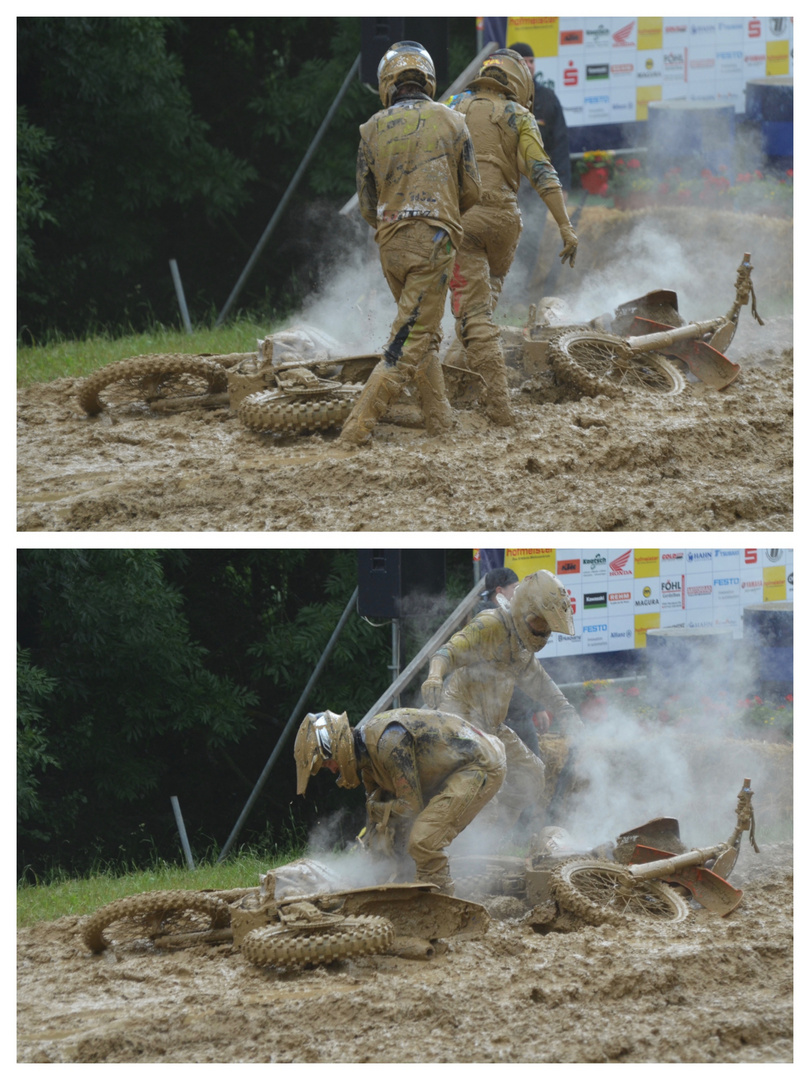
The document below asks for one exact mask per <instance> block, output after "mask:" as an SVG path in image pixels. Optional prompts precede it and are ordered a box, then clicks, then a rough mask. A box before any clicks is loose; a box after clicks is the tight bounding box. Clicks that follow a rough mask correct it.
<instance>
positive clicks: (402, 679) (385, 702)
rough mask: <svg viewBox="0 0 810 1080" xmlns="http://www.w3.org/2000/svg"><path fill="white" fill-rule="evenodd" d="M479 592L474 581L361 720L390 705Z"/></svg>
mask: <svg viewBox="0 0 810 1080" xmlns="http://www.w3.org/2000/svg"><path fill="white" fill-rule="evenodd" d="M480 592H481V582H480V581H476V583H475V585H473V587H472V588H471V589H470V591H469V592H468V593H467V595H466V596H465V597H464V599H463V600H462V601H461V603H460V604H459V605H458V607H457V608H456V610H455V611H454V612H453V613H452V615H450V616H449V617H448V618H447V619H445V621H444V622H443V623H442V625H441V626H440V627H439V629H438V630H437V631H436V633H435V634H434V635H433V637H432V638H431V639H430V641H428V642H427V644H425V645H423V646H422V648H421V649H420V650H419V652H418V653H417V655H416V656H415V657H414V658H413V660H411V662H410V664H408V666H407V667H406V668H405V670H404V671H403V672H402V674H401V675H399V677H398V678H396V679H394V681H393V682H392V683H391V685H390V686H389V687H388V689H387V690H386V692H385V693H384V694H383V696H382V697H381V698H379V699H378V700H377V701H375V702H374V704H373V705H372V706H371V708H370V709H369V710H368V712H367V713H366V715H365V716H364V717H363V720H368V718H369V717H370V716H376V714H377V713H378V712H382V711H383V710H384V709H386V708H387V707H388V706H389V705H390V704H391V701H392V700H393V698H394V697H395V696H396V695H397V694H398V693H399V691H400V690H401V689H402V688H403V687H405V686H407V685H408V683H409V682H410V681H411V679H412V678H413V676H414V675H415V674H416V672H417V671H418V670H419V668H420V667H421V666H422V664H423V663H424V662H425V659H426V658H427V657H428V656H429V655H430V654H431V653H432V652H433V650H434V649H436V648H438V646H439V645H443V644H444V642H445V641H446V640H447V638H448V637H449V636H450V634H451V632H452V631H454V630H455V629H456V627H457V626H458V624H459V623H460V622H461V620H462V619H463V618H464V617H465V616H466V615H467V614H468V613H469V611H470V609H471V608H472V606H473V605H474V604H475V602H476V600H477V599H478V597H479V594H480ZM358 723H359V721H358Z"/></svg>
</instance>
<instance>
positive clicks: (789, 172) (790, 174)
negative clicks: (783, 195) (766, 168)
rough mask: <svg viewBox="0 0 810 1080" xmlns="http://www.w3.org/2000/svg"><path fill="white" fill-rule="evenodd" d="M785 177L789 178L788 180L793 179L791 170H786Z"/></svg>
mask: <svg viewBox="0 0 810 1080" xmlns="http://www.w3.org/2000/svg"><path fill="white" fill-rule="evenodd" d="M785 176H789V177H790V179H791V180H792V179H793V169H786V170H785Z"/></svg>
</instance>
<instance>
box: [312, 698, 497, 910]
mask: <svg viewBox="0 0 810 1080" xmlns="http://www.w3.org/2000/svg"><path fill="white" fill-rule="evenodd" d="M295 765H296V771H297V776H298V794H299V795H303V794H304V793H305V791H306V788H307V783H308V781H309V778H310V776H311V775H312V774H313V773H316V772H318V771H319V769H320V768H321V766H326V768H327V769H329V770H330V772H332V773H335V774H337V783H338V786H339V787H345V788H353V787H357V786H358V784H359V783H360V782H361V781H362V783H363V786H364V788H365V791H366V813H367V817H368V822H367V843H368V845H369V848H370V849H371V850H372V851H377V852H379V853H381V854H384V855H395V854H396V852H397V849H398V848H399V847H400V846H404V848H405V849H406V850H407V853H408V855H410V856H411V858H412V859H413V861H414V862H415V863H416V880H417V881H421V882H426V883H429V884H433V885H437V886H438V887H439V888H440V889H441V890H442V891H443V892H447V893H451V894H452V891H453V883H452V880H451V878H450V872H449V868H448V858H447V854H446V848H447V847H448V845H449V844H450V842H451V841H452V840H453V839H454V838H455V837H456V836H458V834H459V833H460V832H461V831H462V829H465V828H466V827H467V825H469V824H470V822H471V821H472V820H473V818H475V816H476V815H477V814H478V813H479V811H480V810H481V809H482V808H483V807H484V806H485V805H486V804H487V803H488V802H489V801H490V799H491V798H492V797H493V796H494V795H495V794H496V792H497V791H498V788H499V787H500V786H501V783H502V782H503V778H504V775H505V773H506V757H505V755H504V751H503V747H502V745H501V743H500V742H499V741H498V739H495V738H492V737H491V736H489V735H485V734H484V733H483V732H481V731H477V730H476V729H475V728H474V727H473V726H472V725H471V724H469V723H467V721H465V720H463V719H461V718H460V717H458V716H446V715H443V714H442V713H440V712H435V711H433V710H428V709H393V710H391V711H390V712H385V713H380V714H379V715H377V716H373V717H370V718H369V719H368V720H364V721H361V723H359V724H358V725H357V727H356V728H354V729H352V728H351V727H350V726H349V721H348V718H347V716H346V713H343V714H341V715H340V716H339V715H338V714H337V713H333V712H328V711H327V712H323V713H317V714H316V713H309V714H308V715H307V716H306V717H305V718H304V720H303V722H302V724H301V727H300V728H299V730H298V735H297V736H296V739H295Z"/></svg>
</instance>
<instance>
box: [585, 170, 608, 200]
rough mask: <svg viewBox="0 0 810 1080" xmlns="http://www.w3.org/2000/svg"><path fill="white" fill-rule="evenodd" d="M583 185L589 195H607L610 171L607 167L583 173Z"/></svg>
mask: <svg viewBox="0 0 810 1080" xmlns="http://www.w3.org/2000/svg"><path fill="white" fill-rule="evenodd" d="M582 186H583V187H584V188H585V190H586V191H587V192H588V194H589V195H601V196H605V195H607V191H608V171H607V169H589V170H588V172H586V173H583V174H582Z"/></svg>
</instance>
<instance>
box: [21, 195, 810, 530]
mask: <svg viewBox="0 0 810 1080" xmlns="http://www.w3.org/2000/svg"><path fill="white" fill-rule="evenodd" d="M625 219H627V220H625ZM630 219H633V215H628V214H617V213H616V212H613V211H611V212H610V213H609V214H608V215H607V216H605V214H602V216H596V217H594V218H593V219H592V220H591V219H588V218H587V217H585V218H583V221H582V222H581V224H580V226H579V229H580V233H581V255H580V257H578V263H577V270H576V274H577V275H578V276H577V277H576V278H574V277H569V278H568V279H566V280H567V281H568V282H569V287H570V281H572V280H576V281H577V282H579V283H583V282H592V283H595V284H597V285H599V284H600V283H601V291H600V290H599V289H597V290H596V291H595V292H594V293H593V294H592V295H591V296H590V297H588V298H583V297H582V296H581V295H580V296H574V297H572V298H570V299H571V300H572V301H573V302H574V308H576V307H577V305H578V306H579V309H580V310H582V308H583V306H584V308H585V311H584V312H583V315H578V316H577V319H578V321H579V320H580V319H581V318H584V317H585V315H587V317H588V318H593V317H595V316H597V315H599V314H601V313H602V312H604V311H608V310H611V307H610V306H609V305H608V299H607V297H608V292H609V290H608V285H610V286H611V290H610V297H611V301H613V302H619V300H622V299H623V300H627V299H630V298H632V297H635V296H639V295H641V294H642V293H643V292H645V291H647V290H648V289H650V288H659V287H660V288H670V287H675V288H676V289H677V290H678V295H679V298H680V301H681V302H680V311H681V314H682V315H683V316H684V317H685V318H688V319H701V318H710V317H712V316H715V315H719V314H723V313H724V312H725V311H726V310H727V309H728V307H729V306H730V302H731V300H732V299H733V282H734V274H735V271H736V266H737V264H738V262H739V259H740V255H741V253H742V251H743V249H744V248H745V249H746V250H754V251H755V252H757V251H758V252H759V253H760V257H759V258H758V259H756V268H755V283H756V287H757V301H758V308H759V313H760V315H761V316H762V317H764V318H765V325H764V326H758V325H757V324H756V323H755V322H754V320H753V319H752V317H751V312H750V309H749V308H745V309H743V311H742V314H741V317H740V328H739V330H738V333H737V336H736V338H735V340H734V341H733V342H732V345H731V347H730V348H729V349H728V356H729V358H730V359H732V360H734V361H735V362H737V363H739V364H740V365H741V366H742V373H741V375H740V376H739V378H738V379H737V380H736V381H735V382H734V383H733V384H732V385H731V386H729V387H727V388H726V389H725V390H722V391H717V390H712V389H710V388H708V387H706V386H705V385H703V384H702V383H699V382H689V383H688V384H687V386H686V389H685V390H684V392H683V393H681V394H678V395H673V396H665V395H662V394H652V393H649V392H640V393H632V394H628V395H626V396H624V397H621V398H618V399H610V398H606V397H604V396H600V397H596V398H590V397H584V398H580V397H579V396H578V394H577V393H574V394H572V395H569V396H568V397H566V394H565V393H562V394H561V393H560V392H559V388H557V389H555V388H554V387H553V386H552V385H551V384H550V382H549V378H548V377H542V376H541V377H538V378H535V379H530V380H528V382H527V381H526V380H525V379H523V380H520V379H516V380H515V384H514V386H513V397H514V411H515V413H516V417H517V422H516V424H515V427H514V428H511V429H507V428H496V427H492V426H490V425H489V424H488V423H487V421H486V420H485V419H484V417H483V415H482V414H481V412H480V410H476V409H470V408H467V409H461V410H459V411H458V414H457V424H456V429H455V430H454V432H453V433H452V434H451V435H449V436H445V437H437V438H428V437H427V436H426V434H425V432H424V430H423V429H422V428H421V427H420V426H419V421H418V417H417V414H416V412H415V410H413V409H411V410H410V411H409V409H408V408H407V403H406V407H405V408H404V409H400V410H399V413H400V415H399V418H398V420H397V422H395V423H392V422H384V423H382V424H380V426H379V428H378V430H377V433H376V434H375V437H374V441H373V445H372V446H371V447H370V448H363V449H361V450H356V451H351V450H344V449H341V448H338V447H337V446H336V445H335V439H336V433H332V432H329V433H324V434H314V435H307V436H291V435H270V434H256V433H253V432H251V431H248V430H247V429H245V428H243V427H241V426H240V423H239V421H238V419H237V418H236V416H235V415H233V414H232V413H230V412H229V411H228V410H227V409H219V410H213V411H204V410H197V411H194V412H192V413H184V414H175V415H166V414H155V413H150V412H149V411H147V410H143V409H140V410H135V411H130V412H127V411H123V410H116V409H109V410H107V411H106V412H105V413H103V414H102V415H101V416H98V417H94V418H90V417H87V416H85V415H84V413H83V412H82V410H81V408H80V407H79V405H78V403H77V400H76V389H77V383H76V382H75V381H74V380H70V379H62V380H57V381H54V382H51V383H47V384H39V385H35V386H31V387H28V388H26V389H23V390H21V391H20V392H19V395H18V520H17V526H18V530H20V531H25V532H38V531H67V532H72V531H112V532H116V531H164V530H166V531H179V532H183V531H192V530H194V531H220V532H231V531H279V532H282V531H317V532H327V531H344V532H355V531H366V530H374V531H378V530H379V531H386V532H388V531H408V530H418V531H461V530H476V531H480V530H486V531H498V530H538V529H543V530H560V531H594V532H601V531H612V530H622V531H629V530H678V531H680V530H688V531H751V530H761V531H783V530H790V529H792V527H793V494H792V434H793V426H792V414H793V389H792V387H793V373H792V368H793V319H792V316H790V315H784V314H781V315H776V316H773V315H772V314H770V313H769V309H770V311H771V312H772V311H773V309H774V307H776V310H781V311H782V312H784V310H785V305H784V296H785V295H788V296H789V295H790V290H791V289H792V279H791V274H790V267H791V255H790V252H791V250H792V246H791V245H792V231H791V230H792V223H780V224H774V223H772V222H769V221H767V220H766V219H760V218H755V219H752V220H750V221H748V220H746V219H744V218H743V219H740V217H739V215H733V214H729V215H726V217H724V216H723V215H722V214H713V215H712V217H711V219H710V223H709V224H710V225H711V230H713V231H710V230H709V224H705V225H704V224H703V223H702V222H701V221H699V220H694V221H693V220H691V219H690V221H689V223H688V227H689V228H691V229H692V233H693V236H692V248H694V247H696V246H698V245H699V246H700V248H699V249H700V250H703V251H704V252H705V251H706V249H707V248H708V249H710V250H712V251H722V254H723V258H722V259H720V258H719V257H717V258H716V260H715V261H716V262H717V265H718V268H719V269H718V272H717V273H714V272H712V273H711V274H709V275H708V277H706V275H707V273H708V268H710V266H711V259H707V258H703V259H702V260H694V259H692V260H688V261H687V262H686V263H685V265H684V266H682V267H681V268H680V269H677V270H676V267H675V262H676V260H675V259H674V257H673V244H675V242H676V240H675V239H673V237H675V238H677V243H678V244H679V245H680V244H682V243H685V240H686V239H688V237H685V233H686V231H687V225H685V224H684V221H683V220H682V219H681V218H677V219H675V220H673V221H671V222H669V226H668V227H669V228H670V233H669V234H668V240H667V242H666V243H664V242H663V241H662V240H661V238H660V237H659V236H656V237H655V238H654V241H655V242H654V243H650V241H649V238H647V240H645V243H647V245H648V246H647V248H645V249H644V250H645V251H647V255H648V256H649V252H650V251H651V252H652V255H651V256H649V257H651V258H652V260H653V261H652V266H651V267H647V266H646V264H645V263H644V259H643V258H642V257H641V256H640V255H639V254H638V252H639V250H640V249H639V244H640V243H641V241H640V240H639V239H638V236H637V235H636V233H632V234H631V233H629V232H628V230H629V229H630V227H631V226H630V225H629V224H628V223H627V221H629V220H630ZM617 221H618V222H619V225H621V228H620V229H619V225H617V224H616V222H617ZM657 226H658V227H663V226H662V223H661V222H660V221H659V222H657ZM639 227H640V226H639ZM647 227H649V223H647ZM611 229H613V232H611V231H610V230H611ZM617 229H619V231H618V232H616V230H617ZM780 229H781V232H780ZM614 233H615V235H614ZM773 234H776V239H777V241H778V245H779V246H778V254H777V255H771V254H770V253H768V252H767V251H766V249H765V244H766V239H765V238H766V237H770V236H771V235H773ZM589 235H591V236H592V237H593V238H594V239H593V243H592V245H591V249H590V250H591V264H590V265H589V263H588V254H589V248H588V246H587V243H586V241H587V237H588V236H589ZM631 241H632V242H631ZM620 242H626V244H627V245H628V247H627V251H628V252H629V253H630V256H632V257H628V260H627V262H626V264H624V263H618V264H616V263H613V262H611V261H610V259H604V258H603V259H601V261H600V259H599V258H597V257H596V255H595V254H594V253H596V252H598V251H599V250H601V249H603V248H605V247H607V249H608V250H609V252H610V253H614V252H616V251H617V250H619V244H620ZM600 245H601V248H600ZM678 251H679V252H680V251H682V248H681V247H679V248H678ZM611 257H612V255H611ZM645 257H647V256H645ZM625 265H626V266H627V267H630V268H634V269H635V271H636V275H637V276H636V277H634V278H631V279H628V280H627V281H626V282H625V281H624V280H622V281H621V282H619V283H618V284H617V280H616V279H617V278H618V272H619V270H618V267H619V266H621V267H624V266H625ZM515 272H516V271H513V274H514V273H515ZM639 274H640V275H641V277H640V278H639V276H638V275H639ZM780 275H781V277H780ZM541 278H542V275H541ZM707 281H711V283H712V287H713V289H714V288H716V290H717V299H714V297H713V296H711V297H710V296H709V295H708V292H707V287H706V282H707ZM721 286H722V287H721ZM690 287H691V288H692V289H693V290H694V292H693V295H691V296H690V295H689V292H688V290H689V288H690ZM617 290H618V293H617ZM562 291H563V293H564V288H563V290H562ZM701 294H703V300H704V303H703V306H702V307H701V306H700V297H701ZM779 297H782V302H781V308H780V307H779V305H778V304H775V301H776V300H777V299H778V298H779ZM529 299H531V297H529ZM389 301H390V298H389ZM507 302H508V296H507V292H505V300H504V304H507ZM350 308H351V305H344V308H343V309H342V310H343V314H344V316H345V315H346V314H349V315H351V314H352V311H351V310H350ZM515 310H516V311H519V310H520V308H519V305H518V306H517V307H516V308H515ZM526 310H528V305H526ZM386 311H387V315H386V318H387V319H389V320H390V315H391V312H390V311H388V310H387V309H386ZM310 314H311V313H310ZM314 317H315V316H313V318H314ZM316 325H317V324H316ZM321 328H322V329H327V330H334V329H335V327H334V326H333V325H331V324H330V323H328V322H327V323H326V325H324V324H323V323H321ZM382 341H384V338H383V339H382ZM380 347H381V340H380V338H379V337H375V336H374V335H370V336H368V337H367V338H366V339H361V340H360V341H359V342H358V343H355V348H354V350H353V351H355V352H363V351H365V352H369V351H374V350H377V349H379V348H380Z"/></svg>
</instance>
